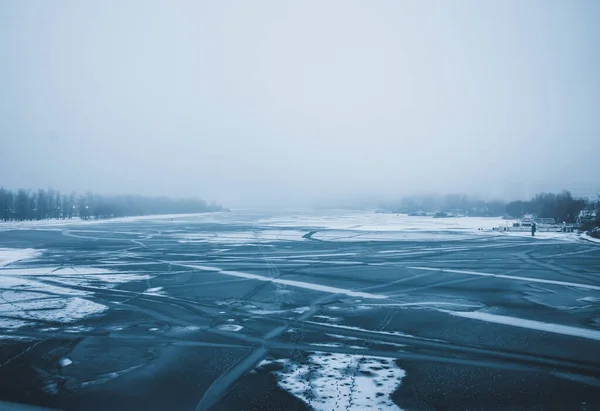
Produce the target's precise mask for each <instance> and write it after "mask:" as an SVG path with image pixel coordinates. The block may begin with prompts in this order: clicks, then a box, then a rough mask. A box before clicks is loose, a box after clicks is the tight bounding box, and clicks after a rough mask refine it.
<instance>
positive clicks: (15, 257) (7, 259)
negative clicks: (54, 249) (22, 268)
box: [0, 248, 42, 267]
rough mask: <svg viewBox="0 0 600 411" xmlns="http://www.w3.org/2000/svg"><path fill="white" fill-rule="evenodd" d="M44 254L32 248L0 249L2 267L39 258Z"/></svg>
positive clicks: (0, 265)
mask: <svg viewBox="0 0 600 411" xmlns="http://www.w3.org/2000/svg"><path fill="white" fill-rule="evenodd" d="M41 253H42V252H41V251H40V250H34V249H32V248H0V267H6V266H7V265H9V264H12V263H15V262H17V261H20V260H28V259H32V258H36V257H38V256H39V255H40V254H41Z"/></svg>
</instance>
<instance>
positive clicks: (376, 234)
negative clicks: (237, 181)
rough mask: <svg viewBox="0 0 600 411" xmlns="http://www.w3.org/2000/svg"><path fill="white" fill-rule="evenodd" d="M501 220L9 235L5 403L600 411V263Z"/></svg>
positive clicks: (301, 222) (149, 222)
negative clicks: (509, 228)
mask: <svg viewBox="0 0 600 411" xmlns="http://www.w3.org/2000/svg"><path fill="white" fill-rule="evenodd" d="M499 224H502V221H501V220H500V219H491V218H451V219H433V218H428V217H407V216H403V215H395V214H375V213H366V212H342V211H339V212H295V213H286V214H268V215H267V214H258V213H251V212H231V213H213V214H203V215H190V216H164V217H151V218H129V219H120V220H111V221H105V222H96V221H92V222H81V221H72V222H68V221H65V222H62V221H61V222H43V223H35V224H30V223H23V224H12V225H0V346H1V347H2V349H1V350H0V382H1V383H0V401H10V402H21V403H25V404H33V405H40V406H45V407H51V408H56V409H64V410H83V409H85V410H105V409H111V410H134V409H140V410H142V409H143V410H164V409H169V410H208V409H210V410H238V409H239V410H241V409H244V410H269V409H272V410H285V409H287V410H295V409H299V410H303V409H315V410H332V409H333V410H337V409H340V410H364V409H373V410H378V409H382V410H399V409H402V410H429V409H431V410H438V409H444V410H466V409H473V410H475V409H519V410H538V409H539V410H542V409H565V410H566V409H582V410H593V409H600V354H599V353H600V245H598V244H594V243H591V242H588V241H585V240H583V239H581V238H579V237H578V236H577V235H576V234H566V233H565V234H563V233H539V235H538V236H536V237H535V238H531V237H530V236H528V235H526V233H525V234H522V233H511V234H506V233H501V232H494V231H491V228H492V227H495V226H498V225H499Z"/></svg>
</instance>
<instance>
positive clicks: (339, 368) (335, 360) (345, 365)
mask: <svg viewBox="0 0 600 411" xmlns="http://www.w3.org/2000/svg"><path fill="white" fill-rule="evenodd" d="M270 362H275V363H278V364H280V365H281V366H282V368H283V369H282V370H280V371H275V372H274V374H275V376H276V377H277V383H278V385H279V386H280V387H281V388H283V389H284V390H286V391H288V392H289V393H291V394H292V395H294V396H296V397H297V398H299V399H301V400H302V401H304V402H305V403H306V404H307V405H308V406H309V407H311V408H312V409H314V410H316V411H320V410H327V411H330V410H368V409H373V410H389V411H391V410H396V411H397V410H400V408H399V407H398V406H397V405H396V404H395V403H394V402H392V400H391V399H390V396H391V395H392V393H393V392H394V391H396V390H397V389H398V387H399V386H400V384H401V382H402V379H403V378H404V377H405V375H406V373H405V371H404V370H403V369H401V368H399V367H398V366H397V365H396V364H395V362H394V360H392V359H389V358H383V357H373V356H363V355H354V354H338V353H323V352H318V351H317V352H315V353H314V354H311V355H309V356H308V358H307V359H306V361H305V362H303V363H299V362H295V361H291V360H274V361H263V362H262V363H261V364H259V367H263V366H265V365H267V364H269V363H270Z"/></svg>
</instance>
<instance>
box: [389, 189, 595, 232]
mask: <svg viewBox="0 0 600 411" xmlns="http://www.w3.org/2000/svg"><path fill="white" fill-rule="evenodd" d="M384 208H387V209H393V210H394V211H396V212H403V213H414V212H429V213H431V212H438V211H441V212H446V213H457V214H464V215H469V216H479V217H501V216H506V217H512V218H520V217H522V216H523V215H524V214H534V215H535V216H536V217H540V218H554V220H555V221H557V222H563V221H564V222H566V223H575V222H577V221H578V219H579V220H580V221H582V220H584V221H586V222H592V223H591V224H599V225H600V219H599V216H600V202H598V201H591V200H585V199H583V198H576V197H573V196H572V195H571V193H570V192H569V191H567V190H564V191H562V192H560V193H557V194H554V193H540V194H537V195H535V196H534V197H533V198H531V199H530V200H525V201H512V202H509V203H507V202H505V201H501V200H493V201H484V200H478V199H475V198H471V197H468V196H466V195H461V194H448V195H446V196H441V195H424V196H413V197H407V198H405V199H403V200H402V202H401V204H400V205H399V206H397V207H393V208H390V207H389V206H388V207H384Z"/></svg>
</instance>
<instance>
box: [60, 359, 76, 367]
mask: <svg viewBox="0 0 600 411" xmlns="http://www.w3.org/2000/svg"><path fill="white" fill-rule="evenodd" d="M71 364H73V361H71V360H70V359H69V358H61V359H60V361H59V362H58V365H60V366H61V367H68V366H69V365H71Z"/></svg>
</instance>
